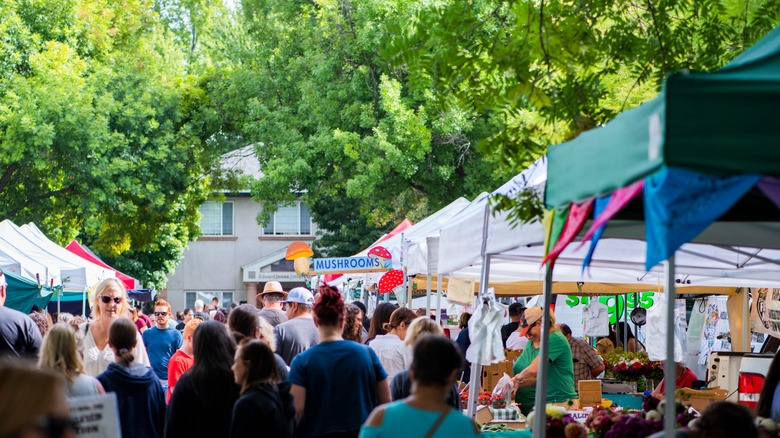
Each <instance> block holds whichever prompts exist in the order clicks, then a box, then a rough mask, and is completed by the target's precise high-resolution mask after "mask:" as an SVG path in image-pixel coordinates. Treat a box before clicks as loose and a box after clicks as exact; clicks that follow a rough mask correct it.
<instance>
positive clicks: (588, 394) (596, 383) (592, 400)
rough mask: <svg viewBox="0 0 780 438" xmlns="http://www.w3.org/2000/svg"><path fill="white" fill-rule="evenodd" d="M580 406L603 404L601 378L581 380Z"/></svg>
mask: <svg viewBox="0 0 780 438" xmlns="http://www.w3.org/2000/svg"><path fill="white" fill-rule="evenodd" d="M578 389H579V395H580V399H579V406H580V407H585V406H601V398H602V395H601V380H580V381H579V388H578Z"/></svg>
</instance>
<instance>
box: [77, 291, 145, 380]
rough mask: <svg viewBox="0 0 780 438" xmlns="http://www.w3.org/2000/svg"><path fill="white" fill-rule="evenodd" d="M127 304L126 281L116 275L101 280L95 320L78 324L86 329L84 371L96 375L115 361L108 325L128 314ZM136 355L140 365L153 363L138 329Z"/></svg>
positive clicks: (134, 348)
mask: <svg viewBox="0 0 780 438" xmlns="http://www.w3.org/2000/svg"><path fill="white" fill-rule="evenodd" d="M127 307H128V304H127V291H126V290H125V285H124V283H122V282H121V281H120V280H118V279H116V278H106V279H105V280H103V281H101V282H100V284H99V285H98V287H97V289H96V290H95V305H94V309H93V310H92V312H93V313H94V314H95V320H94V321H92V322H86V323H84V324H81V325H80V326H79V329H80V330H81V332H82V333H84V345H83V347H82V356H83V358H84V372H86V373H87V374H89V375H90V376H93V377H97V376H98V374H100V373H102V372H103V371H105V370H106V368H108V364H110V363H113V362H114V359H115V356H114V351H113V350H112V349H111V348H109V346H108V328H109V326H110V325H111V323H112V322H114V321H116V320H117V319H119V318H127V317H128V311H127V310H128V309H127ZM131 322H132V321H131ZM136 331H137V330H136ZM133 356H134V357H135V359H136V361H138V363H140V364H141V365H144V366H147V367H148V366H150V363H149V356H148V355H147V354H146V348H144V341H143V338H142V337H141V333H138V343H136V345H135V347H133Z"/></svg>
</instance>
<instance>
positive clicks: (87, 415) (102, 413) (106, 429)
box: [68, 392, 122, 438]
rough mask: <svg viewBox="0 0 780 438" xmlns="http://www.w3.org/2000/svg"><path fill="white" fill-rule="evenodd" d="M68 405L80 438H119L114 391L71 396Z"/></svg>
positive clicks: (119, 431) (119, 430) (120, 434)
mask: <svg viewBox="0 0 780 438" xmlns="http://www.w3.org/2000/svg"><path fill="white" fill-rule="evenodd" d="M68 405H69V407H70V417H71V419H73V421H74V422H76V424H77V429H78V430H77V432H78V436H80V437H81V438H92V437H94V438H121V436H122V432H121V429H120V428H119V414H118V410H117V403H116V394H115V393H113V392H109V393H108V394H105V395H96V396H88V397H76V398H71V399H68Z"/></svg>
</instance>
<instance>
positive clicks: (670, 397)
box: [664, 254, 677, 438]
mask: <svg viewBox="0 0 780 438" xmlns="http://www.w3.org/2000/svg"><path fill="white" fill-rule="evenodd" d="M664 293H666V306H667V307H666V362H664V379H665V385H666V387H665V388H664V399H665V400H666V408H665V410H664V411H665V415H664V436H665V438H674V437H675V434H676V431H675V427H674V423H675V417H676V415H675V412H676V411H675V405H674V391H675V386H676V385H675V383H676V382H675V381H676V380H677V379H675V375H676V367H677V365H676V364H675V363H674V299H675V293H676V292H675V287H674V254H672V255H671V256H669V258H668V259H667V260H666V261H665V262H664Z"/></svg>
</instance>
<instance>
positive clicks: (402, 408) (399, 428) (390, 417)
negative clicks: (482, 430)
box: [359, 400, 477, 438]
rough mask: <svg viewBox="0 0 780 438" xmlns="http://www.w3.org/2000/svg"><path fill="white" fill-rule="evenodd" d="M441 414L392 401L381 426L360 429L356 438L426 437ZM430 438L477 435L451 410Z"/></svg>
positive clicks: (469, 421)
mask: <svg viewBox="0 0 780 438" xmlns="http://www.w3.org/2000/svg"><path fill="white" fill-rule="evenodd" d="M440 416H441V412H432V411H423V410H422V409H417V408H413V407H411V406H409V405H407V404H406V403H404V402H403V401H401V400H399V401H395V402H393V403H390V404H388V405H387V407H386V408H385V417H384V419H383V420H382V425H381V426H379V427H376V426H363V428H362V429H360V436H359V438H397V437H404V436H408V437H421V436H425V435H426V434H427V433H428V431H429V430H431V428H432V427H433V425H434V424H436V422H437V421H438V420H439V417H440ZM431 436H432V438H449V437H461V438H467V437H476V436H477V432H476V430H474V425H473V424H472V423H471V420H469V417H467V416H465V415H463V414H462V413H460V412H458V411H457V410H455V409H453V410H451V411H450V412H449V413H448V414H447V416H446V417H444V420H442V422H441V424H439V426H438V427H437V428H436V431H434V433H433V435H431Z"/></svg>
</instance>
